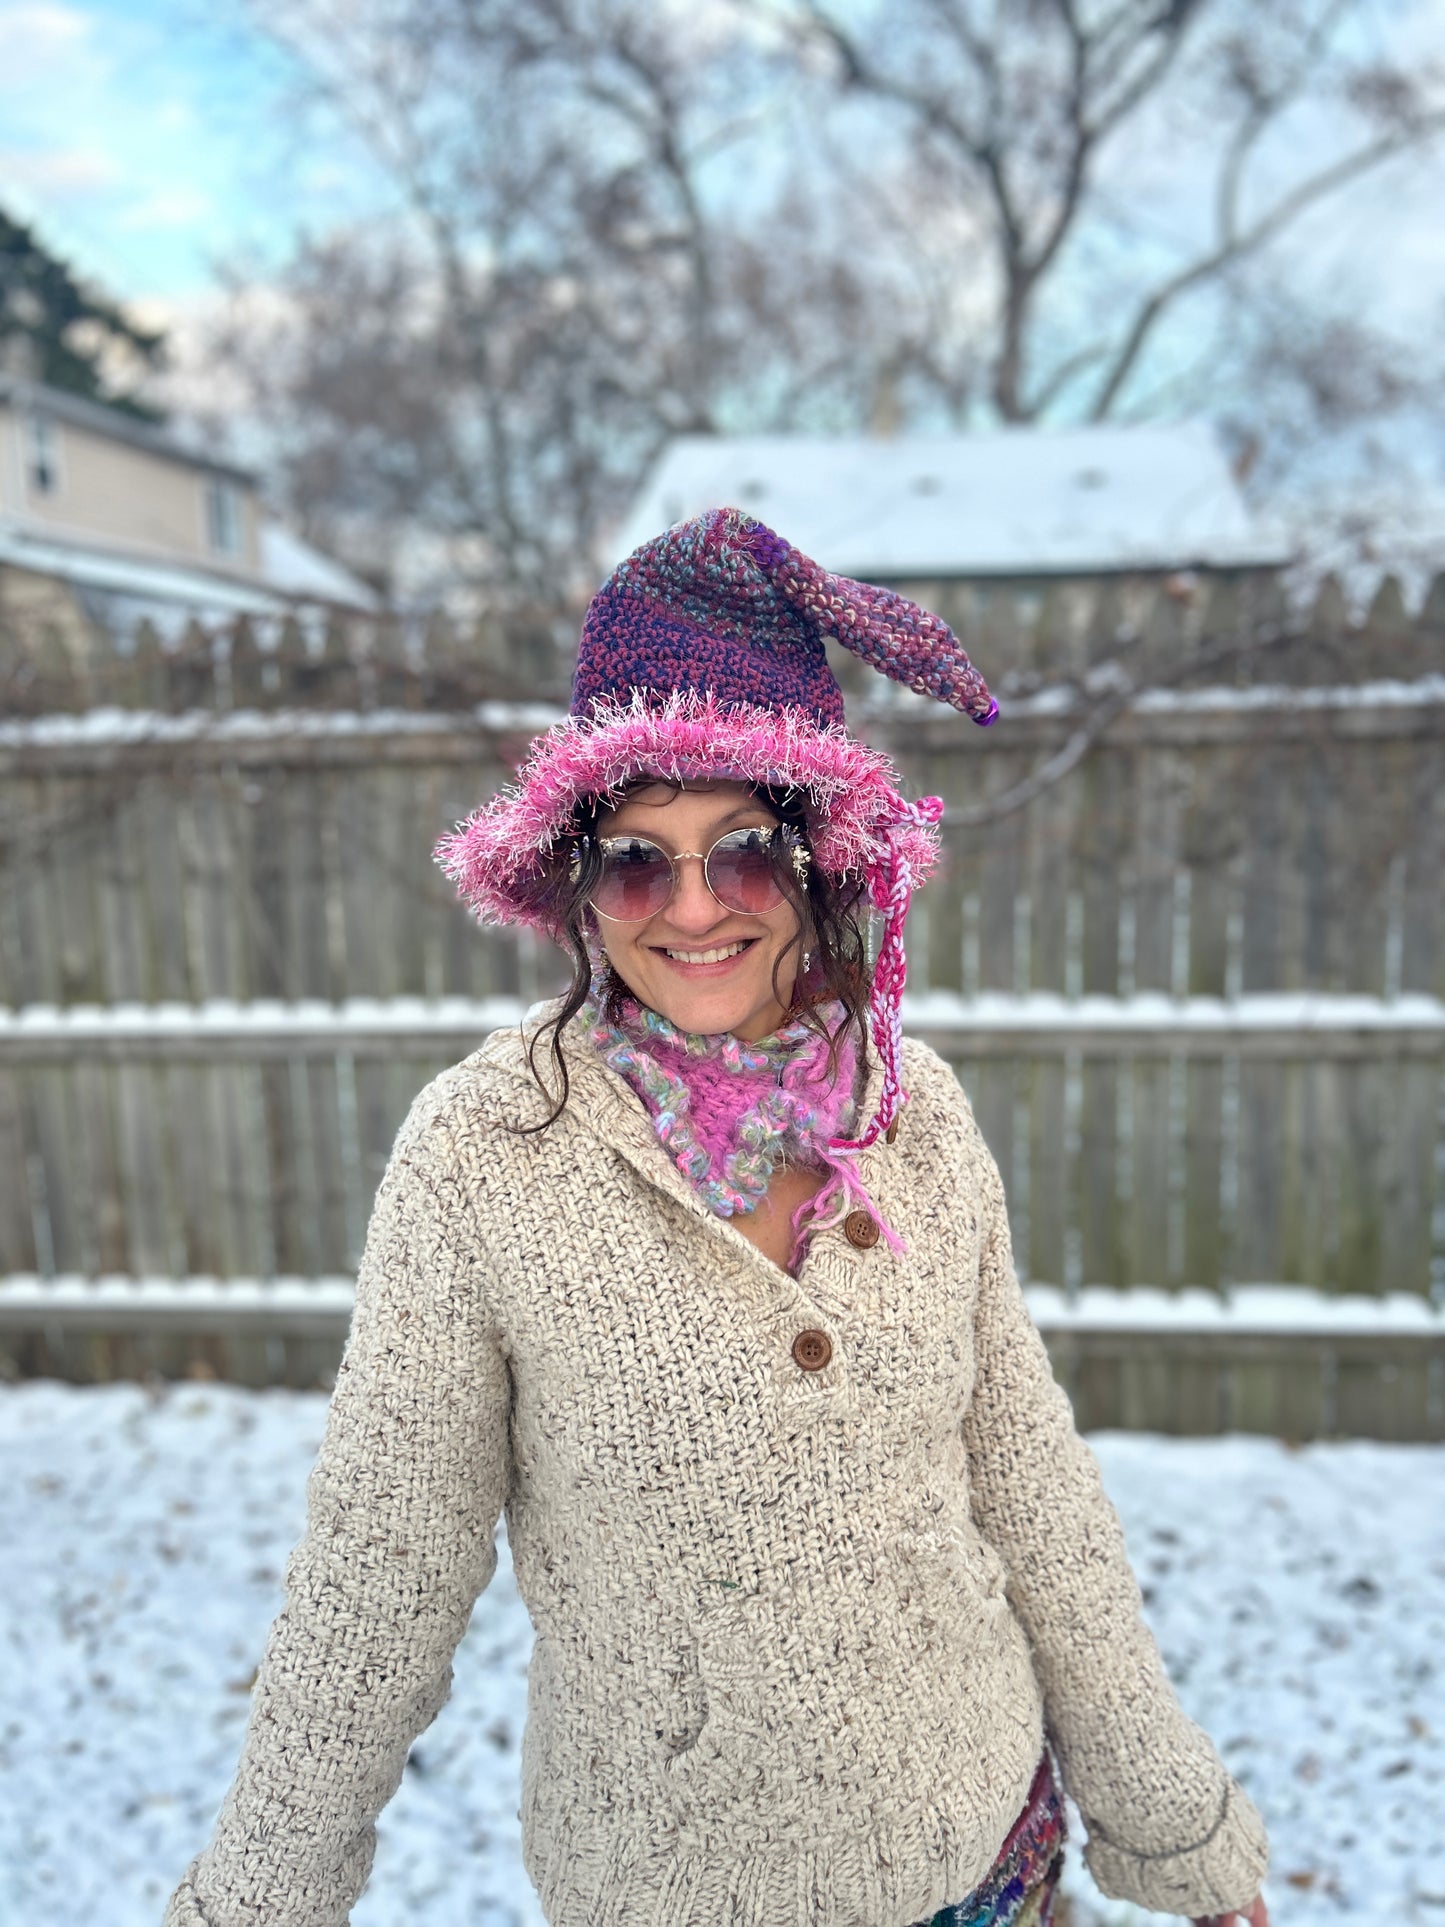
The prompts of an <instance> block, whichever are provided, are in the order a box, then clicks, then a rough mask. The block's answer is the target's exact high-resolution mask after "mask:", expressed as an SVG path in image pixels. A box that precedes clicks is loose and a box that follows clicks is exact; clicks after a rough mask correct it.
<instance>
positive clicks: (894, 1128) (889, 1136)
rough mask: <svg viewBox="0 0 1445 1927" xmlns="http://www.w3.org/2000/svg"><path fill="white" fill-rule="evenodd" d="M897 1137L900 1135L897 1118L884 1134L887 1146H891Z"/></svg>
mask: <svg viewBox="0 0 1445 1927" xmlns="http://www.w3.org/2000/svg"><path fill="white" fill-rule="evenodd" d="M897 1135H898V1119H897V1118H896V1117H895V1118H894V1120H893V1122H892V1123H891V1124H890V1125H889V1126H888V1129H887V1130H886V1131H885V1132H884V1133H883V1142H884V1143H885V1144H891V1143H892V1142H893V1140H894V1138H896V1137H897Z"/></svg>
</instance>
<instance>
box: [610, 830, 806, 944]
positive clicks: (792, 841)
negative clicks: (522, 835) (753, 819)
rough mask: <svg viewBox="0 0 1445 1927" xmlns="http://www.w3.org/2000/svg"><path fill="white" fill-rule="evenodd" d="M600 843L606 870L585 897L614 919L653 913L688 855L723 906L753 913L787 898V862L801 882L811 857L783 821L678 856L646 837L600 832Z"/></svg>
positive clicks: (664, 901)
mask: <svg viewBox="0 0 1445 1927" xmlns="http://www.w3.org/2000/svg"><path fill="white" fill-rule="evenodd" d="M596 845H597V848H598V850H599V851H600V852H601V855H602V871H601V874H600V876H599V877H598V879H597V881H596V883H594V884H593V886H592V894H591V895H590V896H589V897H588V899H587V901H588V903H590V904H591V906H592V908H593V909H594V910H595V911H596V912H597V914H598V915H599V916H602V917H606V918H607V919H608V920H609V921H610V922H612V923H643V922H645V921H646V919H647V918H648V917H655V916H656V915H657V913H658V911H659V910H661V909H662V908H664V906H665V905H666V904H667V903H668V902H669V901H670V900H671V898H672V893H673V891H674V890H675V889H676V888H677V866H678V864H679V863H681V862H682V860H683V858H684V857H694V858H696V859H697V860H698V861H699V862H700V863H701V864H702V873H703V877H704V879H705V881H706V883H707V887H708V889H709V890H710V891H711V892H712V894H713V895H714V897H716V898H717V900H718V902H719V903H720V904H721V905H722V906H723V908H724V909H725V910H737V911H739V912H740V913H741V914H742V915H744V916H750V917H755V916H761V915H762V913H763V912H764V911H765V910H774V909H776V908H777V906H778V905H779V904H780V903H781V902H782V901H783V899H784V898H785V897H786V895H787V891H786V890H785V889H784V888H783V885H782V882H781V881H780V872H781V871H782V870H783V868H784V866H785V865H786V866H789V867H791V869H792V872H793V876H794V877H795V878H796V880H797V881H798V882H799V883H802V882H803V880H804V879H805V878H806V876H807V874H808V864H809V861H810V858H809V855H808V851H807V849H806V847H805V846H804V844H803V843H802V841H801V840H800V838H799V837H798V835H797V833H796V831H794V830H791V829H790V828H789V827H788V826H787V825H786V824H781V823H775V824H769V825H768V826H766V827H765V828H761V829H755V830H728V831H727V832H726V834H725V835H723V836H720V837H719V838H718V839H717V841H716V842H715V843H714V844H713V845H712V846H711V847H710V848H709V849H708V850H706V851H703V850H679V851H678V852H677V854H676V855H675V856H671V855H669V854H668V852H667V851H666V850H664V849H663V848H662V847H661V845H660V844H657V843H654V842H653V841H652V840H651V839H650V838H649V837H645V836H600V837H598V838H597V839H596ZM580 870H581V863H580V860H579V859H574V861H573V866H572V874H573V876H574V878H575V877H576V876H577V875H578V874H579V873H580Z"/></svg>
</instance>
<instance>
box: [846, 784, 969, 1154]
mask: <svg viewBox="0 0 1445 1927" xmlns="http://www.w3.org/2000/svg"><path fill="white" fill-rule="evenodd" d="M942 815H943V798H942V797H941V796H921V797H920V798H919V799H918V801H917V802H916V803H905V804H904V806H903V811H902V813H901V814H900V815H899V816H896V817H895V818H894V819H893V822H892V823H891V824H890V825H889V828H890V830H892V829H897V828H902V827H903V826H904V825H905V824H910V823H913V824H923V823H937V822H938V820H939V819H940V817H941V816H942ZM868 888H869V891H870V892H871V894H872V897H873V901H874V903H875V904H876V905H877V907H878V909H879V910H880V911H881V912H882V914H883V920H884V921H883V940H882V942H881V943H880V945H879V947H878V961H877V963H876V964H875V965H874V968H873V994H872V997H871V999H870V1003H869V1010H870V1015H871V1017H872V1020H873V1041H874V1043H875V1044H876V1045H877V1046H878V1055H879V1057H880V1058H881V1059H882V1062H883V1089H882V1092H881V1095H880V1097H879V1103H878V1110H877V1113H876V1115H875V1116H874V1118H873V1121H872V1123H871V1124H870V1125H869V1126H868V1128H867V1130H866V1131H865V1132H864V1133H863V1134H862V1136H861V1137H857V1138H830V1139H829V1140H828V1141H829V1143H830V1145H831V1146H832V1148H833V1149H834V1150H835V1151H862V1150H866V1149H867V1147H868V1146H869V1145H870V1144H872V1143H873V1142H874V1141H875V1140H876V1139H877V1137H878V1134H879V1132H880V1131H886V1130H887V1129H888V1126H889V1125H890V1124H891V1123H892V1122H893V1120H894V1118H895V1117H897V1115H898V1107H899V1105H900V1104H901V1103H902V1101H903V1099H904V1097H906V1096H907V1093H906V1092H905V1091H904V1089H903V1086H902V1070H901V1063H902V1052H903V986H904V984H905V983H906V982H907V980H908V960H907V958H906V957H905V956H904V953H903V925H904V923H905V921H906V919H907V916H908V904H909V899H910V898H911V897H912V895H913V871H912V866H911V865H910V864H909V861H908V858H907V857H906V856H905V855H904V854H903V853H902V851H901V850H900V849H899V847H898V843H897V839H896V838H894V837H893V836H891V835H890V836H889V838H888V841H887V846H886V849H885V851H884V854H883V856H882V857H881V859H880V860H879V861H878V862H877V863H876V864H874V865H873V867H872V868H871V869H870V870H869V872H868Z"/></svg>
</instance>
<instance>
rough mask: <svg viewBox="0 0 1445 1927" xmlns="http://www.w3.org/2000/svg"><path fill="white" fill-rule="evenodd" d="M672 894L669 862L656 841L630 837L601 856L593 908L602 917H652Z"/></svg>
mask: <svg viewBox="0 0 1445 1927" xmlns="http://www.w3.org/2000/svg"><path fill="white" fill-rule="evenodd" d="M671 895H672V865H671V864H670V863H669V862H668V860H667V858H666V856H665V855H664V854H663V852H662V851H661V850H659V849H658V847H657V845H656V844H655V843H648V842H647V841H646V840H645V839H644V838H642V837H640V836H639V837H629V838H628V839H627V841H626V842H625V843H622V844H620V845H619V846H618V847H617V848H616V849H612V850H609V851H607V853H606V854H605V855H604V857H603V859H602V875H601V876H600V877H599V878H598V879H597V887H596V889H595V890H593V892H592V907H593V909H594V910H600V911H601V912H602V914H603V916H604V917H620V918H622V919H623V920H624V921H640V920H641V919H642V918H643V917H655V916H656V915H657V913H658V911H659V910H660V909H661V908H662V906H663V904H665V903H666V902H667V899H668V898H669V897H670V896H671Z"/></svg>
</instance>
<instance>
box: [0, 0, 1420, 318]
mask: <svg viewBox="0 0 1445 1927" xmlns="http://www.w3.org/2000/svg"><path fill="white" fill-rule="evenodd" d="M1390 11H1391V12H1392V13H1393V14H1394V16H1395V23H1396V29H1397V31H1398V32H1399V33H1400V34H1402V35H1403V36H1404V44H1410V43H1411V42H1413V43H1414V45H1415V47H1416V49H1417V50H1418V55H1419V57H1423V58H1430V57H1433V58H1434V59H1436V60H1438V59H1440V57H1441V51H1442V47H1445V0H1394V3H1393V6H1392V7H1391V8H1390ZM294 80H295V76H294V74H293V73H292V72H291V70H290V69H289V67H288V63H287V61H286V58H285V56H284V55H282V54H281V53H280V52H279V51H278V50H277V49H276V47H275V46H274V45H273V44H272V43H271V42H270V41H268V40H267V39H266V38H265V37H263V36H261V35H260V34H257V33H255V32H254V31H252V30H251V29H250V27H249V26H248V24H247V17H246V10H245V0H0V200H3V202H4V204H5V205H6V206H7V207H8V208H10V209H12V210H14V211H16V212H18V213H19V214H21V215H22V216H23V217H26V218H30V219H32V220H34V221H35V222H36V223H37V224H38V226H39V228H40V231H41V233H42V235H43V236H44V238H45V239H46V240H47V241H48V242H49V243H50V244H51V245H52V246H54V247H55V248H56V249H57V250H58V251H60V252H61V253H63V254H64V255H66V256H67V257H68V258H69V259H70V261H71V262H72V264H73V265H74V266H75V267H76V268H77V269H78V270H79V271H80V272H81V273H82V274H84V275H86V276H89V277H91V278H93V279H94V280H95V281H97V282H98V283H99V284H100V285H101V286H102V287H104V288H105V289H106V290H107V291H108V292H109V293H111V294H112V295H113V296H115V297H116V298H118V299H121V300H124V301H126V302H127V303H129V304H131V305H132V306H133V307H134V308H135V309H136V311H137V312H138V313H139V315H140V316H141V317H142V318H143V319H147V320H154V321H159V322H163V323H171V324H172V325H174V326H175V327H176V328H177V329H178V331H179V334H180V335H181V336H184V335H185V334H186V333H187V332H188V324H190V323H191V322H192V321H194V320H195V319H196V318H197V317H198V316H200V315H201V314H202V313H203V312H204V311H205V309H206V308H207V306H208V304H209V303H211V302H213V301H214V297H215V289H216V279H215V273H214V263H215V261H216V260H217V259H218V258H220V257H235V256H236V255H237V254H238V253H241V252H243V251H244V252H245V253H246V254H247V255H248V256H249V257H250V259H251V260H252V261H253V262H254V263H255V264H256V265H257V266H258V267H260V268H261V271H262V273H263V275H264V272H265V265H266V263H267V262H268V261H275V260H278V259H279V258H280V257H281V256H282V255H283V254H284V252H285V251H286V247H287V244H288V242H289V240H290V238H291V236H292V234H293V233H294V230H295V228H296V226H297V225H298V223H299V222H301V221H303V220H304V221H305V222H306V223H307V224H308V225H309V226H311V227H313V228H317V227H324V226H326V225H327V224H328V223H330V222H331V221H333V220H337V219H342V218H345V217H347V216H355V215H356V214H358V213H360V212H361V211H362V210H363V209H370V208H374V207H375V206H376V204H377V202H378V200H379V199H384V198H385V197H386V189H385V187H384V186H383V185H382V183H381V182H380V181H379V180H378V179H377V177H376V175H375V173H374V172H373V171H372V170H371V169H370V168H369V166H368V165H367V162H366V159H365V156H364V154H363V153H362V152H361V151H360V150H359V149H358V147H357V145H356V144H355V143H348V142H345V141H343V140H341V139H339V138H338V137H337V134H336V130H335V129H334V128H332V129H328V130H326V138H316V137H315V130H314V129H308V127H307V125H306V123H305V121H304V119H303V118H302V117H300V116H299V115H298V114H297V113H296V112H295V111H294ZM1328 132H1329V130H1328V128H1327V126H1325V125H1323V124H1321V125H1317V126H1315V127H1313V128H1311V127H1310V126H1309V125H1308V124H1306V125H1304V126H1302V127H1296V128H1293V129H1292V130H1291V133H1290V136H1289V140H1288V141H1287V142H1286V143H1284V147H1285V149H1286V150H1288V149H1290V148H1291V147H1293V148H1295V149H1297V148H1298V147H1299V145H1300V143H1301V141H1303V143H1304V144H1305V145H1306V146H1308V145H1309V144H1310V142H1311V140H1312V138H1314V137H1315V136H1319V137H1322V138H1324V139H1326V140H1327V139H1328ZM1144 145H1145V148H1146V149H1147V152H1140V153H1139V154H1137V155H1136V156H1134V157H1133V159H1132V160H1130V161H1129V162H1128V163H1127V165H1126V167H1125V175H1126V179H1125V183H1124V185H1125V189H1126V198H1127V199H1128V200H1129V201H1130V202H1131V203H1132V204H1134V206H1133V211H1134V213H1135V214H1137V215H1139V216H1144V215H1146V213H1149V212H1150V209H1151V208H1152V215H1151V218H1153V219H1154V220H1155V221H1156V222H1161V221H1162V225H1163V229H1164V231H1165V232H1166V233H1168V232H1173V231H1175V230H1177V229H1179V228H1181V227H1183V228H1185V229H1188V228H1189V227H1192V226H1193V225H1195V223H1196V222H1197V220H1198V219H1199V218H1200V217H1202V216H1203V215H1204V213H1205V211H1206V210H1205V204H1204V201H1203V197H1202V191H1201V182H1200V178H1199V175H1198V171H1197V169H1198V163H1197V159H1196V157H1195V155H1194V154H1193V152H1192V151H1180V150H1179V148H1178V143H1177V142H1175V141H1173V140H1172V139H1170V138H1168V137H1167V130H1166V134H1165V136H1163V137H1161V136H1159V135H1158V133H1157V130H1156V133H1155V135H1153V136H1149V135H1146V136H1145V137H1144ZM1282 158H1283V161H1284V163H1285V165H1286V167H1288V165H1289V163H1290V161H1291V160H1292V159H1295V160H1297V158H1298V155H1297V153H1293V154H1292V153H1291V152H1289V151H1285V152H1284V154H1283V156H1282ZM1146 176H1147V191H1143V192H1141V190H1145V188H1146V180H1145V177H1146ZM1439 202H1440V194H1439V184H1438V180H1437V179H1435V178H1433V177H1432V176H1431V175H1430V174H1429V173H1428V171H1427V170H1425V169H1422V168H1421V167H1420V166H1419V165H1418V164H1416V165H1415V166H1414V167H1413V168H1412V169H1410V170H1407V171H1406V172H1405V173H1401V172H1399V171H1397V170H1392V171H1391V172H1390V173H1388V174H1385V175H1381V176H1379V177H1378V178H1376V179H1375V180H1374V181H1372V182H1371V183H1369V184H1368V185H1366V186H1363V187H1361V188H1358V189H1356V190H1355V191H1353V192H1352V193H1351V194H1350V195H1349V197H1348V198H1347V199H1346V200H1344V201H1342V202H1335V203H1332V204H1331V205H1330V206H1329V207H1328V208H1326V209H1322V210H1320V211H1319V212H1318V213H1316V214H1315V215H1314V216H1312V217H1311V218H1310V219H1309V220H1308V221H1307V222H1306V223H1305V224H1304V226H1303V227H1302V228H1301V230H1300V231H1299V232H1298V234H1297V235H1296V236H1295V237H1294V238H1293V239H1292V241H1291V243H1290V249H1289V251H1290V253H1291V254H1292V256H1293V261H1294V269H1295V272H1296V274H1299V273H1300V271H1301V270H1303V279H1305V280H1306V281H1309V280H1313V281H1314V282H1315V283H1316V284H1317V285H1321V284H1322V285H1325V286H1328V287H1329V288H1331V289H1332V290H1333V291H1334V292H1335V294H1336V295H1337V296H1341V295H1343V296H1344V297H1345V298H1346V299H1348V300H1349V301H1351V302H1352V303H1354V304H1355V305H1356V306H1357V307H1358V309H1359V311H1360V312H1362V313H1368V314H1371V315H1372V316H1373V317H1375V318H1378V319H1383V320H1386V321H1388V322H1390V323H1391V324H1393V325H1394V326H1396V327H1397V328H1399V329H1401V331H1402V332H1404V333H1406V334H1408V335H1414V336H1416V337H1417V338H1419V339H1420V340H1422V342H1424V341H1429V342H1433V341H1434V340H1436V339H1438V337H1439V330H1440V325H1441V318H1442V298H1445V221H1442V220H1441V219H1440V216H1439V213H1438V211H1437V210H1438V206H1439ZM1146 232H1147V229H1146V228H1143V227H1141V228H1140V229H1139V233H1140V235H1141V236H1144V235H1145V234H1146ZM1112 245H1120V244H1119V243H1117V242H1116V243H1114V244H1112Z"/></svg>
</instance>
